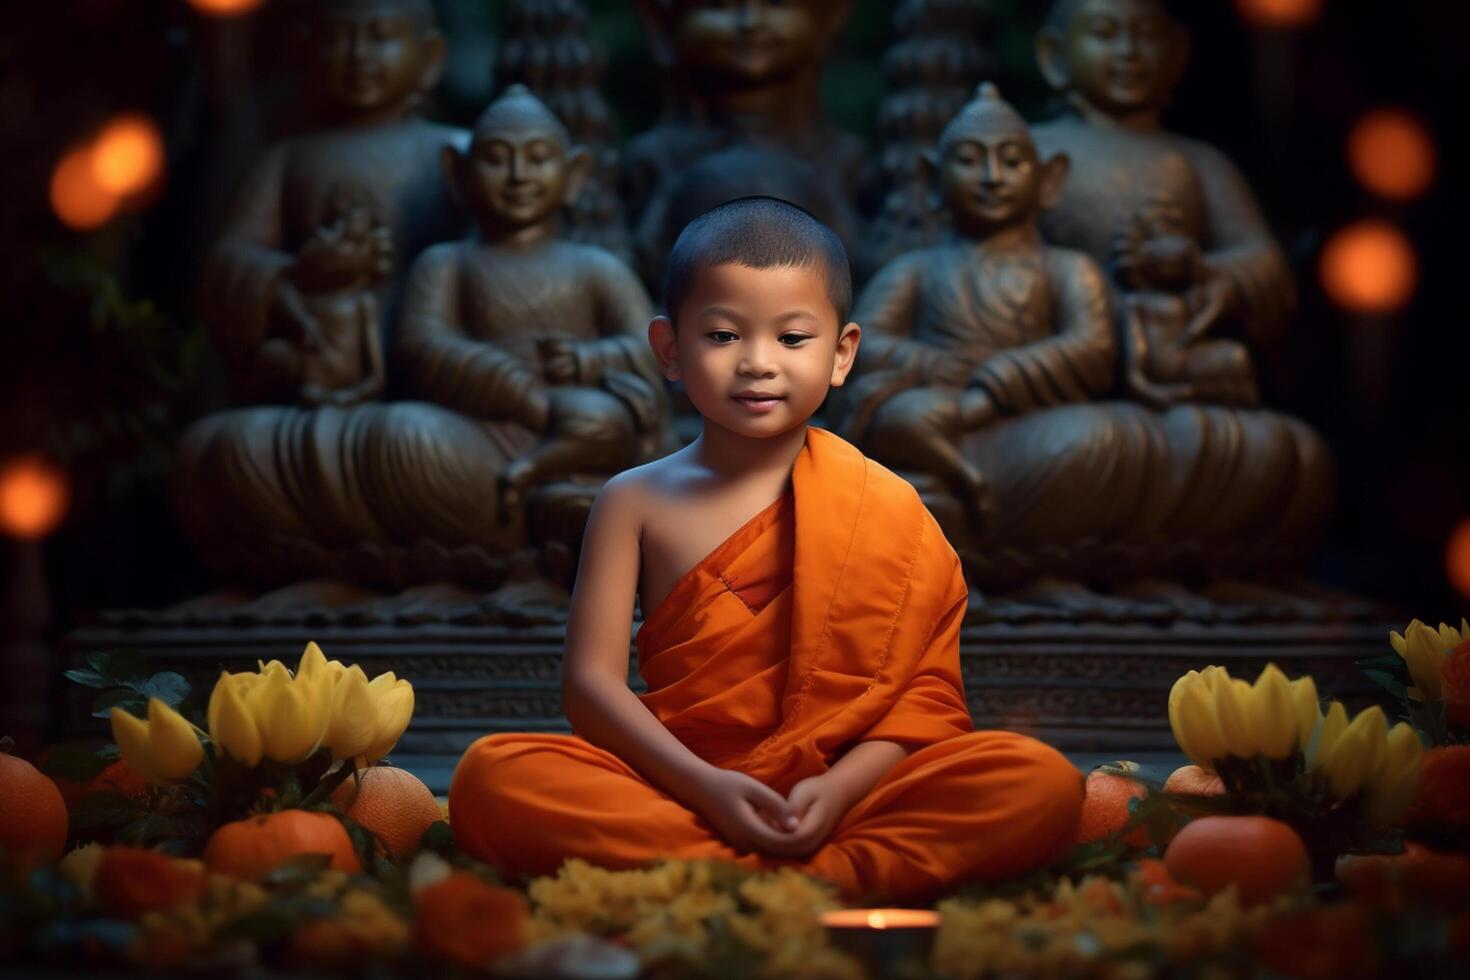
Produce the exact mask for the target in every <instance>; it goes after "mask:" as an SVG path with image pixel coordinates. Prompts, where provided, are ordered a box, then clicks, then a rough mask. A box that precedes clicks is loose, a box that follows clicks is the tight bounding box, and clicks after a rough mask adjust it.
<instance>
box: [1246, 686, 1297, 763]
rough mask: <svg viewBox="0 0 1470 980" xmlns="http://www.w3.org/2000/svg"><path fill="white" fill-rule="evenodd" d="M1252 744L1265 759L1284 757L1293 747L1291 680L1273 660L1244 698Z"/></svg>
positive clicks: (1294, 717) (1294, 718)
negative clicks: (1253, 743)
mask: <svg viewBox="0 0 1470 980" xmlns="http://www.w3.org/2000/svg"><path fill="white" fill-rule="evenodd" d="M1247 705H1248V708H1249V712H1248V717H1249V721H1250V728H1251V731H1252V733H1253V735H1254V738H1255V743H1256V748H1257V750H1258V751H1259V752H1260V754H1261V755H1264V756H1265V757H1266V758H1268V759H1287V758H1290V757H1291V755H1292V753H1293V752H1295V751H1296V749H1297V729H1298V721H1297V710H1296V704H1295V703H1294V701H1293V699H1292V690H1291V682H1290V681H1288V680H1287V679H1286V675H1285V674H1283V673H1282V672H1281V669H1280V668H1279V667H1277V666H1276V665H1275V664H1267V665H1266V669H1265V670H1263V671H1261V676H1260V677H1258V678H1256V683H1255V684H1254V685H1253V686H1252V687H1251V689H1250V696H1249V698H1248V701H1247Z"/></svg>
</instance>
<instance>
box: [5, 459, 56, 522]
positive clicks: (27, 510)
mask: <svg viewBox="0 0 1470 980" xmlns="http://www.w3.org/2000/svg"><path fill="white" fill-rule="evenodd" d="M70 497H71V491H70V490H69V489H68V487H67V480H66V474H65V473H64V472H62V470H61V468H60V467H58V466H56V465H55V464H54V463H51V462H50V461H48V460H47V459H46V458H45V457H42V456H37V455H29V456H20V457H17V458H15V459H12V460H10V461H9V462H7V463H5V464H4V465H3V466H0V531H3V532H4V533H6V534H8V535H10V536H11V537H16V538H25V539H28V540H34V539H39V538H44V537H45V536H46V535H48V534H50V533H51V532H52V531H53V530H55V528H56V525H58V524H60V523H61V519H62V517H64V516H66V507H67V503H68V502H69V500H70Z"/></svg>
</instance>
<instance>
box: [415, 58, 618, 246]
mask: <svg viewBox="0 0 1470 980" xmlns="http://www.w3.org/2000/svg"><path fill="white" fill-rule="evenodd" d="M444 161H445V170H446V177H447V179H448V180H449V183H450V186H451V187H452V188H453V189H454V190H455V191H456V196H457V197H458V198H459V200H460V201H461V202H462V203H463V204H465V205H466V206H467V207H469V209H470V210H471V211H472V212H473V213H474V215H475V216H476V218H477V219H478V220H479V223H480V227H481V229H482V230H483V231H484V232H485V234H486V237H487V238H490V239H497V238H503V237H505V236H507V235H511V234H515V233H517V232H520V231H523V230H525V229H529V228H537V227H546V226H549V225H551V224H553V223H555V221H556V220H557V215H558V212H559V211H560V209H561V208H562V206H563V205H566V204H570V203H571V202H572V201H573V200H575V199H576V196H577V194H579V193H580V192H581V190H582V187H583V185H584V184H585V183H586V181H587V177H588V176H589V174H590V173H591V170H592V158H591V156H590V155H589V154H588V153H587V151H586V150H584V149H582V148H581V147H577V146H573V145H572V144H571V139H570V137H569V136H568V134H567V130H566V127H564V126H563V125H562V123H561V121H560V120H559V119H557V118H556V116H555V115H553V114H552V112H551V111H550V110H549V109H547V108H546V106H545V104H544V103H542V102H541V100H540V99H538V98H536V96H535V95H533V94H532V93H531V91H530V90H529V89H527V88H526V87H525V86H524V85H512V86H511V87H510V88H508V89H506V91H505V92H504V93H503V94H502V95H501V96H500V97H499V98H498V99H496V100H495V101H494V102H492V103H491V104H490V106H489V107H488V108H487V109H486V110H485V112H484V113H483V114H482V115H481V116H480V119H479V121H478V122H476V124H475V128H474V133H473V137H472V139H471V142H470V148H469V151H468V152H467V153H461V152H460V151H459V150H458V149H456V148H454V147H447V148H446V149H445V151H444Z"/></svg>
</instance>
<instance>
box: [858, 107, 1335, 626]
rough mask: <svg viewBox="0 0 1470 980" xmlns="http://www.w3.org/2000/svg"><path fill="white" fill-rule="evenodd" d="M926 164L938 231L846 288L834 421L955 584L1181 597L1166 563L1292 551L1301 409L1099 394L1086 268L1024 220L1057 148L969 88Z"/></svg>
mask: <svg viewBox="0 0 1470 980" xmlns="http://www.w3.org/2000/svg"><path fill="white" fill-rule="evenodd" d="M926 166H927V167H928V168H929V170H930V171H931V172H932V174H933V177H934V179H935V181H936V182H937V184H938V186H939V190H940V192H941V194H942V197H943V199H944V200H945V202H946V203H947V205H948V207H949V208H950V211H951V214H952V221H953V227H954V230H955V237H954V239H953V240H951V241H947V242H944V243H941V244H939V245H935V246H931V247H929V248H925V249H922V250H918V251H914V252H910V253H907V254H905V255H902V256H900V257H899V258H897V259H895V260H893V261H891V262H889V263H888V264H887V265H885V266H884V267H883V268H882V269H880V270H879V272H878V273H877V274H876V275H875V276H874V278H873V280H872V281H871V282H870V283H869V284H868V285H867V287H866V288H865V289H864V290H863V291H862V293H861V294H860V296H859V298H858V301H857V303H856V306H855V309H854V313H853V319H854V320H855V321H857V322H858V323H860V324H862V326H863V330H864V336H863V344H862V347H861V348H860V349H859V351H858V363H857V367H856V371H855V375H856V378H855V380H854V381H851V382H849V385H848V386H847V388H846V389H845V390H846V391H848V392H850V395H849V396H848V397H849V400H848V401H847V402H846V403H845V405H844V406H843V414H842V417H841V419H840V421H839V423H838V429H839V431H841V432H843V433H844V434H846V435H847V436H848V437H849V438H851V439H854V440H856V441H857V442H858V443H859V445H861V447H862V448H863V449H864V451H865V452H867V453H869V454H870V455H872V456H874V457H876V458H877V459H879V460H881V461H883V462H885V463H887V464H888V465H890V466H892V467H894V468H895V469H897V470H899V471H900V472H902V473H904V474H905V475H906V476H908V477H909V478H910V479H911V480H912V481H913V482H914V483H915V485H916V486H917V487H918V489H919V491H920V494H921V496H922V497H923V498H924V499H925V502H926V503H927V504H928V505H929V507H930V509H931V510H932V511H933V512H934V513H935V516H936V517H937V518H938V519H939V521H940V524H941V525H942V526H943V527H944V528H945V532H946V535H947V536H948V537H949V539H950V540H951V541H952V542H954V543H955V545H956V548H957V550H959V551H960V553H961V556H962V557H963V558H964V560H965V563H966V574H967V577H968V578H969V580H970V581H971V582H972V583H973V584H974V585H976V586H978V587H980V588H982V589H1000V590H1002V591H1009V592H1011V593H1012V594H1015V595H1018V596H1023V597H1025V598H1029V599H1033V600H1039V601H1042V602H1047V603H1052V604H1055V605H1060V606H1063V607H1064V608H1067V609H1068V610H1070V611H1074V612H1076V613H1078V614H1080V615H1090V614H1099V615H1104V616H1107V617H1109V618H1122V617H1124V616H1126V615H1127V613H1128V609H1129V608H1130V606H1129V604H1130V603H1136V602H1137V601H1140V600H1142V601H1152V602H1155V603H1156V604H1165V605H1169V604H1173V605H1174V607H1175V608H1180V609H1188V610H1189V612H1191V613H1192V612H1194V611H1195V610H1196V608H1197V606H1198V603H1199V600H1198V597H1197V596H1195V595H1194V594H1193V593H1191V592H1189V591H1188V590H1186V589H1184V588H1182V587H1180V586H1179V585H1178V584H1177V578H1178V577H1181V576H1187V577H1197V578H1200V579H1206V580H1207V579H1209V578H1211V577H1216V576H1225V575H1229V574H1232V573H1235V572H1239V571H1242V570H1246V569H1253V568H1259V567H1262V566H1268V565H1269V566H1274V565H1276V564H1280V563H1288V564H1289V563H1290V562H1292V561H1296V560H1300V559H1301V558H1303V557H1304V556H1305V555H1307V554H1308V553H1309V552H1310V550H1311V548H1312V546H1313V545H1314V543H1315V540H1316V537H1317V534H1318V532H1319V530H1320V528H1321V524H1322V519H1323V517H1324V516H1325V514H1326V513H1327V506H1328V502H1329V499H1330V492H1331V484H1330V480H1329V479H1327V478H1326V469H1325V464H1326V457H1325V454H1324V452H1323V450H1322V447H1321V443H1320V440H1318V439H1317V438H1316V437H1315V436H1314V435H1313V434H1312V433H1311V432H1310V431H1309V430H1307V429H1306V427H1305V426H1303V425H1301V424H1300V423H1298V422H1295V421H1294V420H1291V419H1287V418H1285V417H1283V416H1280V415H1276V414H1273V413H1269V412H1265V411H1259V410H1255V411H1252V410H1239V409H1233V408H1227V407H1223V406H1215V405H1199V404H1193V403H1190V404H1177V405H1174V406H1172V407H1170V408H1169V409H1168V410H1167V411H1159V410H1157V409H1156V408H1153V407H1149V406H1146V405H1142V404H1137V403H1134V402H1131V401H1122V400H1110V399H1113V398H1114V397H1115V390H1116V381H1115V372H1114V368H1115V364H1116V362H1117V343H1116V339H1115V333H1114V329H1113V322H1112V317H1111V312H1110V301H1109V290H1108V285H1107V282H1106V280H1105V277H1104V275H1103V273H1102V270H1101V268H1100V266H1099V263H1098V262H1097V261H1095V260H1094V259H1092V258H1091V257H1090V256H1088V255H1087V254H1085V253H1083V252H1081V251H1075V250H1072V249H1069V248H1064V247H1061V246H1057V245H1054V244H1050V243H1048V242H1047V241H1045V240H1044V238H1043V237H1042V235H1041V233H1040V231H1039V226H1040V223H1041V218H1042V215H1044V214H1045V213H1046V211H1047V209H1048V208H1049V207H1053V206H1057V204H1058V202H1059V201H1060V200H1061V199H1062V198H1063V197H1064V195H1065V186H1066V181H1067V179H1069V175H1070V166H1071V162H1070V160H1069V158H1068V156H1067V155H1066V154H1062V153H1056V152H1052V153H1044V152H1041V151H1040V150H1039V148H1038V147H1037V145H1036V144H1035V143H1034V142H1033V140H1032V138H1031V136H1030V133H1029V131H1028V129H1027V126H1026V124H1025V122H1024V121H1023V120H1022V119H1021V118H1020V116H1019V115H1018V114H1017V113H1016V112H1015V111H1014V110H1013V109H1012V108H1011V107H1010V106H1009V105H1007V104H1006V103H1005V102H1004V101H1002V100H1001V98H1000V96H999V93H998V92H997V91H996V89H995V87H994V86H993V85H989V84H986V85H982V86H981V87H980V89H979V91H978V93H977V95H976V98H975V99H974V100H973V101H972V102H971V103H969V104H968V105H967V106H966V107H965V108H964V109H963V110H962V111H961V112H960V113H959V114H958V115H957V116H956V117H955V118H954V119H953V120H951V122H950V124H949V125H948V126H947V127H946V128H945V130H944V132H943V134H942V135H941V137H940V140H939V145H938V146H937V147H936V149H935V150H934V152H933V153H932V154H930V155H929V157H928V159H927V164H926ZM1092 584H1105V585H1107V586H1108V587H1109V588H1113V589H1115V590H1116V591H1127V592H1129V593H1130V595H1129V596H1128V597H1127V598H1126V599H1120V598H1115V597H1114V596H1111V595H1102V594H1099V593H1098V592H1096V591H1095V590H1094V589H1093V588H1090V587H1089V586H1090V585H1092ZM1132 608H1135V609H1136V608H1137V607H1136V605H1135V606H1133V607H1132Z"/></svg>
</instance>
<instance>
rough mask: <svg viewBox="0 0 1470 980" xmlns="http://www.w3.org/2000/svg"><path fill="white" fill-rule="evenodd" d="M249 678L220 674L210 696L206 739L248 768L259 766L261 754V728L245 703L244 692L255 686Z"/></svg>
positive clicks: (262, 749) (262, 750) (250, 690)
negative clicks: (209, 739) (212, 740)
mask: <svg viewBox="0 0 1470 980" xmlns="http://www.w3.org/2000/svg"><path fill="white" fill-rule="evenodd" d="M248 676H250V675H241V674H228V673H223V672H222V673H221V674H220V678H219V680H218V681H216V682H215V685H214V691H213V692H212V693H211V694H210V697H209V737H210V738H212V739H214V744H216V745H218V746H219V747H220V748H221V749H222V750H223V751H224V752H225V753H226V754H228V755H229V756H231V757H232V758H234V759H237V760H239V761H240V762H241V763H242V764H243V765H245V766H246V767H247V768H248V767H253V766H256V765H259V764H260V759H261V755H262V753H263V752H264V748H263V746H262V744H261V738H260V726H259V725H257V724H256V722H255V718H254V716H253V715H252V714H251V713H250V709H249V708H248V707H247V706H246V704H245V699H244V693H245V692H249V693H253V691H252V688H254V687H255V686H256V685H255V684H254V683H253V682H250V681H247V680H245V678H246V677H248Z"/></svg>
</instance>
